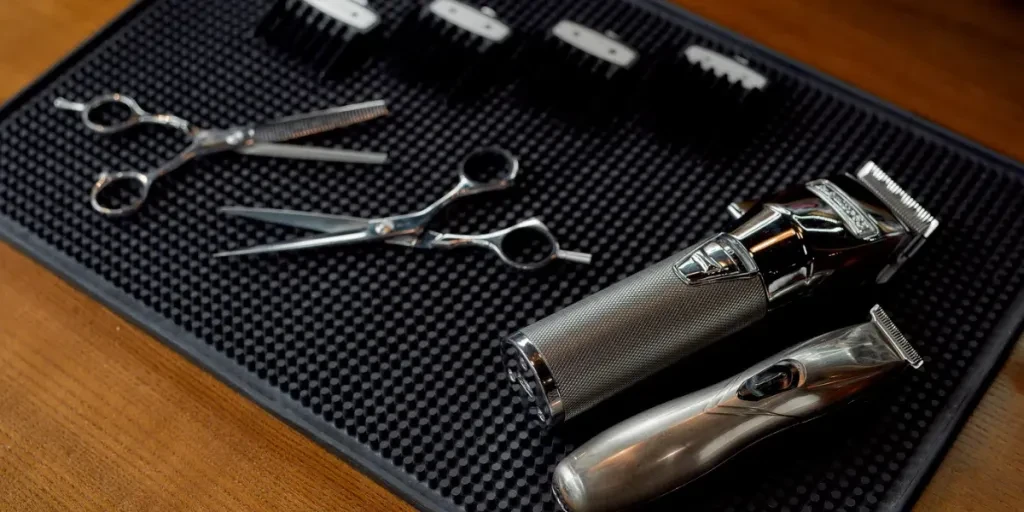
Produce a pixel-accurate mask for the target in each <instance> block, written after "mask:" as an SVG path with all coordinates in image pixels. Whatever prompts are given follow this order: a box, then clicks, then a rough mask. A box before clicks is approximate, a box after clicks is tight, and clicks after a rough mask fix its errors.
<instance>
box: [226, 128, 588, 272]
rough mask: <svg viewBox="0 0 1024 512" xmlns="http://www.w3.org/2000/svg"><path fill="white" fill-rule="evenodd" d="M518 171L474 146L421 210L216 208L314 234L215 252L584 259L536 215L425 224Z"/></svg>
mask: <svg viewBox="0 0 1024 512" xmlns="http://www.w3.org/2000/svg"><path fill="white" fill-rule="evenodd" d="M495 162H498V163H500V164H501V165H502V166H503V169H502V171H501V173H500V175H499V176H497V177H494V178H490V179H487V178H483V177H481V176H479V173H477V172H475V170H476V169H479V168H484V167H487V166H489V165H490V164H493V163H495ZM518 173H519V161H518V160H517V159H516V158H515V157H513V156H512V155H511V154H510V153H508V152H507V151H505V150H503V149H500V148H485V149H480V150H477V151H475V152H473V153H471V154H470V155H469V156H468V157H466V159H465V160H463V162H462V165H461V166H460V168H459V172H458V178H459V181H458V183H457V184H456V185H455V187H453V188H452V189H451V190H449V191H448V192H447V193H446V194H444V195H443V196H441V198H439V199H438V200H436V201H434V202H433V203H431V204H430V205H429V206H427V207H426V208H423V209H422V210H419V211H415V212H412V213H407V214H403V215H394V216H390V217H380V218H359V217H349V216H346V215H332V214H325V213H316V212H303V211H296V210H278V209H270V208H247V207H237V206H235V207H225V208H221V209H220V211H221V212H222V213H226V214H228V215H235V216H238V217H246V218H249V219H254V220H259V221H263V222H268V223H272V224H280V225H284V226H291V227H297V228H302V229H308V230H311V231H317V232H318V233H317V234H314V235H311V236H307V237H303V238H298V239H295V240H288V241H284V242H278V243H272V244H266V245H257V246H255V247H249V248H245V249H236V250H231V251H223V252H219V253H217V254H215V256H217V257H224V256H239V255H245V254H262V253H269V252H280V251H295V250H301V249H312V248H316V247H327V246H333V245H353V244H361V243H368V242H385V243H389V244H394V245H402V246H406V247H414V248H419V249H451V248H456V247H467V246H472V247H483V248H486V249H489V250H490V251H492V252H494V253H495V254H497V255H498V257H499V258H501V260H502V261H503V262H504V263H506V264H508V265H510V266H512V267H514V268H517V269H521V270H534V269H537V268H540V267H543V266H545V265H547V264H549V263H551V262H552V261H554V260H557V259H564V260H568V261H573V262H577V263H583V264H589V263H590V260H591V255H590V254H587V253H582V252H576V251H566V250H562V249H561V248H559V246H558V241H557V240H555V237H554V235H552V234H551V231H550V230H549V229H548V227H547V226H545V225H544V223H543V222H541V221H540V220H539V219H537V218H531V219H528V220H525V221H523V222H520V223H518V224H515V225H513V226H509V227H507V228H505V229H501V230H498V231H494V232H492V233H485V234H478V235H461V234H452V233H440V232H437V231H430V230H428V229H427V225H428V224H429V223H430V221H431V219H433V217H434V216H435V215H436V214H437V212H439V211H440V210H441V209H443V208H444V207H445V206H447V205H448V204H450V203H451V202H452V201H454V200H456V199H458V198H462V197H466V196H470V195H474V194H480V193H483V192H491V191H496V190H502V189H505V188H508V187H510V186H511V185H512V183H513V181H514V180H515V178H516V175H517V174H518ZM473 176H476V178H474V177H473ZM531 235H533V236H531ZM517 241H519V242H537V244H536V245H537V246H538V247H540V249H538V250H534V251H532V252H530V253H528V254H526V255H525V256H524V258H519V257H517V256H516V255H514V254H513V253H514V252H518V250H517V249H518V248H513V247H510V245H511V244H513V243H515V242H517ZM524 260H525V261H524Z"/></svg>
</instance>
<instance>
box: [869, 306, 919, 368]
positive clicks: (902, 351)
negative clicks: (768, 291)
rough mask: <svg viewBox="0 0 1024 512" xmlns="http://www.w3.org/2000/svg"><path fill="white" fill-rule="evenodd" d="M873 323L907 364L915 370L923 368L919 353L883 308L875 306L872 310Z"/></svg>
mask: <svg viewBox="0 0 1024 512" xmlns="http://www.w3.org/2000/svg"><path fill="white" fill-rule="evenodd" d="M871 323H873V324H874V325H875V327H877V328H878V330H879V331H881V332H882V334H883V335H884V336H885V339H886V340H887V341H888V342H889V345H890V346H892V348H893V350H895V351H896V353H897V354H899V355H900V357H902V358H903V359H904V360H906V361H907V364H909V365H910V367H911V368H913V369H915V370H916V369H919V368H921V365H923V364H924V359H923V358H922V357H921V355H920V354H918V353H917V350H914V347H913V346H911V345H910V342H909V341H907V338H906V336H904V335H903V333H902V332H900V330H899V329H897V328H896V324H894V323H893V321H892V319H891V318H889V315H888V314H886V312H885V311H884V310H883V309H882V306H880V305H878V304H875V306H874V307H872V308H871Z"/></svg>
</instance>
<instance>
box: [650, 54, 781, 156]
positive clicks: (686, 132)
mask: <svg viewBox="0 0 1024 512" xmlns="http://www.w3.org/2000/svg"><path fill="white" fill-rule="evenodd" d="M695 41H696V42H698V43H700V42H703V41H702V39H701V38H699V37H695V36H690V37H688V38H686V39H684V40H683V41H679V42H675V43H670V45H669V46H667V47H666V48H665V49H663V50H661V51H659V52H658V59H657V63H656V64H655V65H654V66H652V68H651V71H650V76H648V77H646V78H645V80H644V83H645V84H647V85H646V86H647V92H648V94H646V95H645V96H646V97H647V98H648V102H649V103H648V104H646V105H645V107H646V108H645V117H648V118H649V119H650V120H651V122H652V124H653V126H654V127H655V129H656V130H657V131H659V132H661V133H663V134H667V135H668V136H670V137H672V138H674V139H677V140H682V141H683V142H684V143H685V144H688V145H689V144H694V145H697V146H699V147H701V148H704V149H709V150H712V151H718V152H724V153H728V152H731V151H733V150H735V149H736V148H738V147H740V146H742V145H743V144H745V143H746V141H748V140H749V139H750V138H751V137H752V136H753V135H754V134H755V133H757V132H758V130H760V129H761V127H762V121H763V119H764V118H765V117H767V114H768V112H769V110H770V107H771V105H772V104H773V103H775V102H773V101H772V100H771V99H769V98H770V96H771V95H773V94H774V91H775V89H774V88H772V83H771V79H769V77H768V76H766V75H765V74H763V73H760V72H758V71H757V70H756V69H755V68H754V67H753V66H752V65H751V63H750V62H749V61H748V60H747V59H745V58H743V57H739V56H731V57H730V56H729V55H727V52H724V51H721V50H714V49H711V48H710V47H709V46H705V45H704V44H694V42H695Z"/></svg>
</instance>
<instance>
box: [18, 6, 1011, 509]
mask: <svg viewBox="0 0 1024 512" xmlns="http://www.w3.org/2000/svg"><path fill="white" fill-rule="evenodd" d="M153 1H154V0H134V2H133V3H132V4H130V5H129V6H127V7H126V8H125V9H124V10H123V11H121V12H120V13H119V14H117V15H116V16H115V17H114V18H112V19H111V21H110V22H108V23H107V24H105V25H103V26H102V27H101V28H100V29H99V30H97V31H96V32H95V33H93V34H92V35H91V36H89V37H88V38H87V39H85V40H84V41H83V42H82V43H80V44H79V45H78V46H76V47H75V48H74V49H72V50H71V51H70V52H68V53H67V54H65V55H64V56H63V57H61V58H60V59H59V60H57V61H56V62H55V63H54V64H53V65H52V66H51V67H50V68H48V69H47V70H46V71H44V72H43V73H42V74H40V75H39V76H38V77H37V78H36V79H34V80H33V81H31V82H30V83H29V84H27V85H26V86H25V87H24V88H22V89H21V90H20V91H19V92H17V93H15V94H14V95H13V96H12V97H11V98H10V99H8V100H7V101H6V102H4V104H3V105H2V106H0V117H7V116H8V115H9V114H10V111H13V110H15V109H17V108H18V107H20V106H21V104H22V103H24V102H25V101H26V100H27V99H28V98H29V97H30V96H33V95H34V94H36V92H37V91H38V90H39V89H41V88H43V87H45V86H47V85H49V84H52V83H53V81H54V79H55V78H56V77H58V76H59V75H60V74H61V73H62V72H64V71H65V70H66V69H67V68H68V67H70V66H72V65H74V64H75V63H76V62H77V61H78V60H79V59H80V57H82V56H83V55H84V54H85V53H87V52H88V51H90V50H92V49H93V47H94V46H96V45H98V44H100V43H102V42H103V41H104V40H106V38H107V37H108V36H109V35H110V34H111V33H113V32H115V31H116V30H118V29H120V28H121V26H123V25H124V24H126V23H128V22H129V21H130V20H131V19H132V18H133V17H134V16H135V15H137V14H138V12H139V11H141V10H142V8H143V7H145V6H147V5H148V4H150V3H152V2H153ZM624 1H626V2H629V3H632V4H634V5H638V6H641V7H646V8H651V9H652V10H654V11H655V12H656V13H660V14H661V15H664V16H666V17H669V18H671V19H672V20H673V21H680V20H681V21H683V23H684V26H685V25H696V26H698V27H699V28H701V29H704V30H707V31H710V32H713V33H716V34H718V35H720V36H723V37H725V38H727V39H731V40H732V41H733V42H736V43H740V44H743V45H746V46H748V47H750V48H752V49H754V50H755V51H758V52H760V53H762V54H763V55H764V56H765V57H768V58H770V59H771V60H772V61H773V62H774V63H775V64H777V65H780V66H783V67H785V68H788V69H790V70H792V71H795V72H797V73H799V74H803V75H805V76H810V77H813V78H815V79H818V80H821V81H822V82H824V83H825V84H827V85H829V86H831V87H834V88H835V89H837V90H839V91H841V92H842V93H844V94H846V95H847V96H848V97H849V98H850V99H852V100H854V101H859V102H863V103H867V104H870V105H874V106H875V107H877V108H879V109H881V110H883V111H884V112H885V113H886V114H889V115H892V116H894V117H896V118H898V119H900V120H901V121H903V122H905V123H907V124H908V125H909V127H911V128H912V129H917V130H919V131H920V132H924V134H925V135H927V136H931V137H936V138H940V139H943V138H944V139H946V140H948V141H949V142H950V144H951V145H955V146H959V147H961V148H963V149H966V150H968V151H970V152H972V153H974V154H975V155H976V156H978V157H981V158H986V159H989V160H992V161H994V162H997V163H1000V164H1002V165H1003V166H1004V167H1009V168H1011V169H1012V170H1014V171H1016V172H1017V174H1018V175H1024V164H1022V163H1021V162H1018V161H1017V160H1015V159H1013V158H1011V157H1009V156H1007V155H1004V154H1001V153H998V152H996V151H995V150H993V149H991V148H989V147H987V146H984V145H983V144H981V143H979V142H977V141H975V140H972V139H970V138H967V137H965V136H964V135H961V134H960V133H957V132H955V131H953V130H951V129H950V128H947V127H945V126H942V125H939V124H938V123H936V122H934V121H931V120H929V119H926V118H923V117H921V116H919V115H916V114H913V113H911V112H909V111H907V110H905V109H902V108H900V107H898V106H896V105H894V104H892V103H890V102H887V101H886V100H883V99H881V98H879V97H877V96H875V95H872V94H870V93H868V92H866V91H863V90H861V89H858V88H856V87H854V86H853V85H851V84H848V83H847V82H844V81H842V80H840V79H838V78H836V77H833V76H831V75H828V74H826V73H824V72H822V71H821V70H818V69H816V68H814V67H811V66H809V65H807V64H805V63H802V62H799V61H796V60H794V59H792V58H790V57H787V56H785V55H784V54H782V53H780V52H777V51H775V50H773V49H771V48H768V47H767V46H765V45H764V44H762V43H759V42H757V41H755V40H752V39H750V38H747V37H745V36H742V35H740V34H738V33H736V32H733V31H732V30H730V29H728V28H725V27H723V26H720V25H718V24H716V23H714V22H712V21H710V20H707V19H705V18H703V17H701V16H698V15H697V14H695V13H693V12H691V11H688V10H686V9H684V8H683V7H682V6H679V5H676V4H674V3H670V2H669V0H624ZM0 239H2V240H4V241H6V242H7V243H9V244H10V245H11V246H12V247H14V248H15V249H17V250H18V251H19V252H21V253H23V254H25V255H27V256H29V257H30V258H32V259H33V260H34V261H36V262H38V263H40V264H42V265H43V266H44V267H46V268H47V269H48V270H50V271H51V272H53V273H54V274H56V275H57V276H58V277H60V278H61V279H62V280H64V281H65V282H67V283H69V284H70V285H72V286H73V287H75V288H76V289H79V290H81V291H83V292H84V293H86V294H87V295H89V296H90V297H92V298H93V299H95V300H96V301H97V302H99V303H100V304H102V305H103V306H105V307H107V308H109V309H110V310H112V311H113V312H115V313H116V314H118V316H121V317H122V318H125V319H127V320H128V321H130V322H131V323H132V324H134V325H136V326H138V327H139V328H140V329H141V330H142V331H143V332H146V333H147V334H149V335H151V336H153V337H154V338H156V339H158V340H159V341H161V342H162V343H163V344H164V345H166V346H170V347H171V348H173V349H174V350H175V352H177V353H179V354H181V355H182V356H184V357H186V358H187V359H188V360H190V361H192V362H193V363H194V364H196V365H197V366H199V367H200V368H202V369H204V370H205V371H207V372H208V373H211V374H213V376H214V377H215V378H217V380H219V381H221V382H224V383H225V384H227V385H228V386H230V387H231V388H232V389H235V390H236V391H237V392H239V393H240V394H242V395H243V396H245V397H247V398H249V399H250V400H252V401H253V402H255V403H256V404H257V405H259V406H260V407H261V408H262V409H264V410H266V411H268V412H269V413H270V414H272V415H273V416H275V417H277V418H280V419H281V420H283V421H285V423H287V424H288V425H289V426H290V427H292V428H296V429H297V430H299V431H300V433H303V434H304V435H306V437H308V438H310V439H312V440H313V441H314V442H316V443H317V444H320V445H321V446H324V447H325V448H327V449H329V450H331V451H333V452H335V453H337V454H338V455H339V456H341V457H342V459H343V460H344V462H346V463H348V464H350V465H352V466H354V467H356V468H357V469H358V470H360V472H361V473H362V474H363V475H365V476H367V477H368V478H370V479H371V480H373V481H375V482H378V483H380V484H381V485H383V486H384V487H385V488H387V489H388V490H390V491H392V492H394V493H395V494H396V495H397V496H399V497H400V498H402V499H404V500H406V501H407V502H409V503H410V504H411V505H413V506H416V507H417V508H421V509H428V510H437V511H448V510H460V509H459V508H458V507H454V508H452V507H451V505H454V503H451V502H450V501H447V500H444V497H443V496H442V495H440V493H438V492H436V491H435V490H433V489H430V488H429V487H427V486H425V485H423V484H422V483H421V482H419V481H418V480H413V479H411V478H406V477H407V474H406V473H404V472H398V471H391V470H388V469H385V468H384V467H381V466H380V465H378V464H374V463H373V460H376V461H379V462H381V463H384V464H387V465H388V466H389V467H392V468H393V467H394V466H392V465H391V464H390V463H389V462H388V461H387V460H385V459H383V458H382V457H380V456H379V455H377V454H375V453H373V452H372V451H370V450H366V449H365V448H364V447H363V446H362V445H360V444H355V443H351V444H352V445H353V446H347V445H349V444H350V443H349V442H346V439H347V438H348V436H347V435H345V436H344V437H342V436H337V435H332V434H331V432H340V431H338V430H337V429H334V428H333V426H328V424H327V422H326V421H324V420H322V419H319V418H317V417H316V416H315V415H313V414H311V413H309V412H307V411H306V410H305V409H304V408H301V406H300V407H299V408H295V407H294V405H295V404H294V403H293V402H294V401H293V400H292V399H291V397H290V396H288V395H287V394H285V393H284V392H282V391H280V390H279V389H278V388H276V387H271V386H269V385H266V384H263V383H262V382H256V383H255V384H254V383H253V381H254V380H255V379H254V378H252V377H251V376H250V375H249V374H247V373H244V374H243V373H241V372H240V370H239V368H240V366H239V365H238V364H236V363H235V361H234V360H232V359H230V358H228V357H227V356H225V355H223V354H221V353H219V352H217V351H216V350H214V349H212V348H210V347H209V345H208V344H206V343H205V342H202V340H199V339H198V338H195V337H194V336H192V335H191V334H189V333H187V332H185V331H183V330H181V329H180V328H178V327H177V326H176V325H171V326H169V327H168V326H165V325H164V324H167V323H168V322H167V321H166V319H165V318H163V317H162V316H160V315H159V314H158V313H156V312H155V311H153V310H151V309H149V308H148V307H147V306H145V305H144V304H142V303H141V302H139V301H138V300H136V299H134V298H133V297H131V296H130V295H128V294H127V293H124V292H123V291H121V290H119V289H117V288H114V287H112V286H110V285H109V284H108V283H106V282H105V281H103V279H102V278H100V277H99V276H98V275H96V274H95V273H94V272H92V271H91V270H89V269H88V268H85V267H83V266H81V265H80V264H78V263H77V262H75V261H73V260H71V259H70V258H68V257H67V256H65V255H64V254H63V253H62V252H61V251H59V250H56V249H55V248H53V247H52V246H50V245H49V244H47V243H46V242H45V241H43V240H42V239H40V238H39V237H37V236H35V235H34V234H32V233H31V232H29V231H28V230H27V229H24V228H23V227H21V226H20V225H19V224H17V223H16V222H15V221H14V220H13V219H10V218H8V217H7V216H4V215H0ZM73 276H75V277H76V278H75V279H72V277H73ZM132 307H134V308H135V309H137V311H136V313H138V314H133V313H132V311H131V309H130V308H132ZM1013 315H1017V319H1016V320H1015V319H1014V318H1013ZM146 317H151V318H154V319H156V320H157V322H154V323H150V324H143V323H142V322H141V321H140V320H141V319H143V318H146ZM165 329H166V330H165ZM1022 330H1024V292H1020V293H1018V294H1017V297H1016V298H1015V299H1014V301H1013V303H1012V304H1011V307H1010V308H1008V310H1007V311H1006V312H1005V313H1004V315H1003V317H1002V318H1001V320H1000V323H999V325H998V326H997V327H996V329H995V332H994V333H993V336H992V337H990V338H989V339H992V338H996V337H997V336H1000V335H1003V334H1005V337H1003V339H996V340H995V341H996V343H995V344H994V345H997V346H992V347H990V348H989V349H987V350H985V351H983V352H982V353H981V354H979V355H978V359H976V360H975V363H974V364H972V365H971V367H970V368H969V369H968V370H967V371H968V372H970V375H968V376H967V377H965V379H969V384H970V385H971V386H970V387H971V389H970V390H966V389H965V388H966V386H961V387H960V388H958V390H957V391H958V392H957V393H956V395H955V398H958V399H959V400H960V402H959V403H958V404H957V405H956V406H955V409H954V410H953V411H952V412H953V414H952V415H950V416H949V417H947V421H946V422H945V423H943V425H942V427H943V429H942V430H941V431H937V430H936V429H938V426H937V425H935V424H933V425H932V427H931V428H929V430H928V433H927V434H926V435H925V436H924V438H922V443H925V442H926V441H929V442H936V443H938V444H940V445H941V446H940V447H939V450H938V451H936V452H933V453H934V455H932V456H930V457H927V458H916V459H918V460H915V461H913V462H911V463H910V464H911V465H912V466H913V468H914V469H917V470H918V471H917V472H916V473H915V474H914V475H912V476H911V478H910V479H909V489H906V490H904V491H903V492H901V493H900V494H899V495H897V496H895V497H892V498H887V499H886V500H885V501H884V502H882V503H883V506H891V507H894V508H896V509H904V508H908V507H909V506H910V505H911V504H913V502H914V501H915V500H916V498H917V497H918V496H919V495H920V494H921V492H922V491H923V488H924V484H925V483H927V482H928V481H929V480H930V478H931V476H932V474H933V473H934V471H935V470H936V469H937V467H938V465H939V463H940V462H941V461H942V459H943V458H944V456H945V454H946V452H947V451H948V449H949V447H950V445H951V444H952V442H953V440H954V439H955V438H956V435H957V434H959V432H960V430H961V428H962V426H963V424H964V423H965V422H966V420H967V418H968V417H969V414H968V413H969V412H971V411H972V410H973V408H974V407H973V405H974V404H976V403H977V402H978V401H980V400H981V398H982V397H983V396H984V391H985V390H986V389H987V388H988V385H989V384H990V382H991V380H992V379H993V378H994V377H995V375H996V374H997V373H998V372H999V370H1001V369H1002V367H1003V365H1004V364H1005V361H1006V356H1008V355H1009V351H1010V349H1011V348H1012V347H1013V346H1014V345H1015V343H1014V342H1015V341H1016V339H1017V337H1019V334H1020V332H1021V331H1022ZM171 334H175V335H177V336H179V338H178V339H186V340H190V341H194V342H198V343H195V345H196V347H197V349H196V350H193V349H191V347H188V346H186V345H185V344H184V343H179V342H177V341H175V339H174V338H173V337H172V336H171ZM200 352H209V354H203V353H200ZM982 358H984V361H986V362H992V361H993V360H994V362H993V363H992V366H991V368H990V369H989V371H984V372H981V373H982V374H981V375H978V373H979V372H976V371H972V370H976V368H977V366H978V365H979V364H980V363H981V360H982ZM220 369H224V370H225V371H224V372H223V375H222V374H221V373H219V372H217V371H213V370H220ZM262 388H265V389H269V391H270V392H269V393H262V392H260V391H261V389H262ZM961 391H963V392H961ZM272 395H276V397H277V398H283V400H276V399H275V397H274V396H272ZM965 395H967V396H965ZM953 399H954V397H950V400H951V401H952V400H953ZM272 404H281V405H283V407H281V408H280V409H281V410H280V411H279V410H276V409H274V408H271V405H272ZM968 405H970V406H971V407H968ZM284 413H287V414H284ZM303 416H308V417H309V418H311V419H312V420H313V421H314V422H316V423H323V424H324V425H318V426H322V427H326V428H314V425H312V424H310V423H309V422H307V421H305V419H304V418H303ZM328 429H329V430H328ZM309 434H311V435H309ZM356 451H359V452H365V453H366V454H367V455H366V456H361V455H357V454H356V453H355V452H356ZM364 459H365V460H364ZM363 468H375V469H379V470H380V471H377V472H368V471H363ZM416 488H419V489H420V490H421V491H426V493H429V496H428V495H427V494H424V493H422V492H416ZM891 493H892V491H890V493H889V494H891ZM430 496H434V497H437V498H441V500H444V501H438V500H432V499H430ZM428 507H429V508H428Z"/></svg>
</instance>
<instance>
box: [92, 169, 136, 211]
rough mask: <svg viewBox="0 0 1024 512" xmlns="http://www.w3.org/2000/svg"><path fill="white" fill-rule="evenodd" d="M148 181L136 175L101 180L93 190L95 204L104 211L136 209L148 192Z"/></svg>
mask: <svg viewBox="0 0 1024 512" xmlns="http://www.w3.org/2000/svg"><path fill="white" fill-rule="evenodd" d="M146 189H147V186H146V182H145V181H144V180H143V179H140V178H138V177H136V176H134V175H130V174H129V175H121V176H118V177H115V178H108V179H105V180H103V181H101V182H100V183H99V184H98V185H97V186H96V187H95V188H94V190H93V194H92V200H93V206H95V207H96V208H97V209H98V210H100V211H101V212H103V213H108V214H119V213H128V212H131V211H134V210H135V209H137V208H138V207H139V205H140V204H142V201H143V199H145V197H146V193H147V192H148V190H146Z"/></svg>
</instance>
